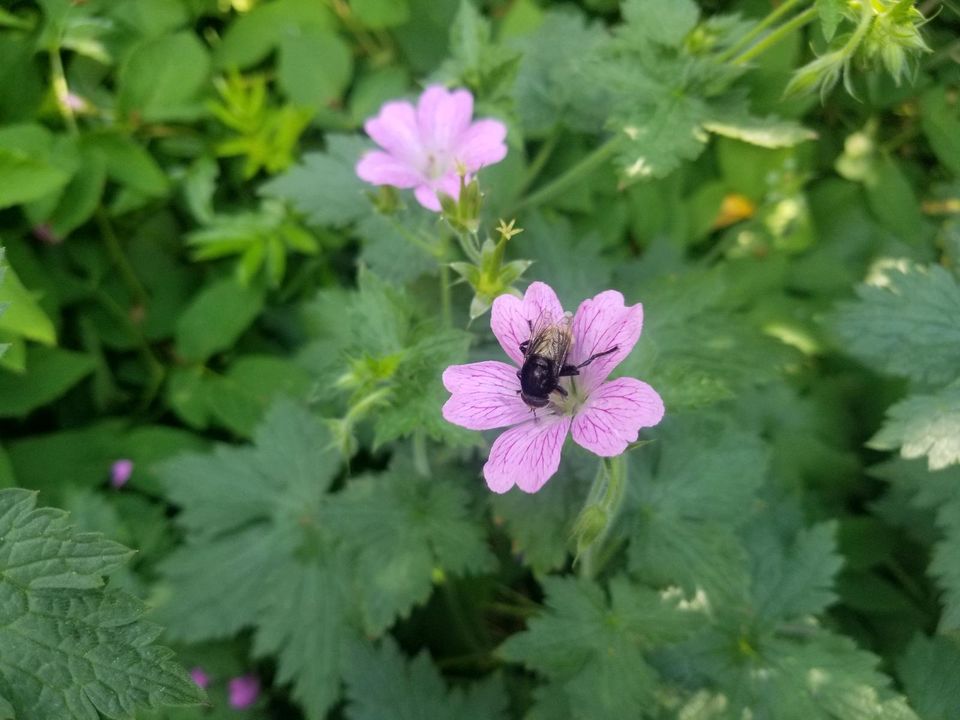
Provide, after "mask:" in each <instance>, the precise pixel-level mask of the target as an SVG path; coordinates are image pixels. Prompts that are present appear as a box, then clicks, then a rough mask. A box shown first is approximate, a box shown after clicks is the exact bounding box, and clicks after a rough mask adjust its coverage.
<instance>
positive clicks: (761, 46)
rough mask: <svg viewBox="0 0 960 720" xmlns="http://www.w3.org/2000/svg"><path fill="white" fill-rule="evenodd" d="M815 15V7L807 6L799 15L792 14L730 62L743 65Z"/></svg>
mask: <svg viewBox="0 0 960 720" xmlns="http://www.w3.org/2000/svg"><path fill="white" fill-rule="evenodd" d="M816 17H817V9H816V8H807V9H806V10H804V11H803V12H802V13H800V14H799V15H794V16H793V17H792V18H790V19H789V20H788V21H787V22H785V23H784V24H783V25H781V26H780V27H778V28H777V29H776V30H774V31H773V32H771V33H770V34H769V35H767V36H766V37H765V38H764V39H763V40H761V41H760V42H758V43H757V44H756V45H754V46H753V47H752V48H750V49H749V50H745V51H744V52H742V53H740V54H739V55H737V57H735V58H734V59H733V60H731V61H730V62H731V64H733V65H744V64H746V63H748V62H750V61H751V60H753V59H754V58H755V57H757V56H759V55H762V54H763V53H765V52H766V51H767V50H769V49H770V48H772V47H773V46H774V45H776V44H777V43H778V42H780V41H781V40H783V39H784V38H785V37H786V36H787V35H789V34H790V33H792V32H793V31H794V30H798V29H800V28H802V27H803V26H804V25H806V24H807V23H809V22H810V21H811V20H813V19H814V18H816Z"/></svg>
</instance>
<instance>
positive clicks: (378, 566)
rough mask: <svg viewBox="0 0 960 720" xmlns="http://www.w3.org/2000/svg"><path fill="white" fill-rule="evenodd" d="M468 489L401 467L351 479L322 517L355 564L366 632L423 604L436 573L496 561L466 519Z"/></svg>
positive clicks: (472, 569)
mask: <svg viewBox="0 0 960 720" xmlns="http://www.w3.org/2000/svg"><path fill="white" fill-rule="evenodd" d="M468 507H469V502H468V497H467V494H466V492H465V490H464V489H463V488H462V487H461V486H458V485H454V484H451V483H450V482H438V481H437V480H435V479H430V478H426V477H424V476H422V475H419V474H417V473H416V472H415V471H414V470H413V468H411V467H409V466H408V465H407V464H404V463H398V464H397V467H394V468H393V469H392V470H391V471H389V472H387V473H381V474H379V475H373V476H365V477H360V478H356V479H355V480H352V481H351V482H350V483H349V485H348V486H347V487H346V489H345V490H344V491H343V492H342V493H339V494H338V495H337V496H336V497H335V498H334V499H333V500H332V502H331V503H330V504H329V506H328V507H327V510H326V511H325V513H324V519H325V523H326V524H327V525H328V526H329V527H330V528H331V529H332V530H334V532H336V533H337V534H338V535H339V536H340V537H341V538H342V541H343V544H344V546H345V547H346V548H347V552H348V553H349V555H350V558H351V562H352V563H355V564H356V567H357V570H358V571H357V574H356V578H357V583H358V586H357V589H356V593H355V596H356V597H359V598H360V606H361V610H362V613H363V619H364V627H365V629H366V631H367V632H368V633H371V634H374V635H378V634H380V633H382V632H383V630H384V629H386V628H387V627H389V626H390V625H391V624H392V623H393V621H394V620H395V619H396V618H397V617H398V616H401V615H405V614H407V613H408V612H409V610H410V609H411V608H412V607H413V606H414V605H417V604H421V603H423V602H425V601H426V599H427V598H428V597H429V595H430V591H431V589H432V586H433V580H432V578H433V573H434V571H435V570H441V569H442V570H443V571H446V572H452V573H456V574H464V573H477V572H486V571H489V570H491V569H493V567H494V565H495V560H494V557H493V555H492V554H491V553H490V550H489V549H488V548H487V546H486V543H485V542H484V537H483V533H482V530H481V528H480V526H479V525H477V524H476V523H475V522H473V520H471V517H470V515H468Z"/></svg>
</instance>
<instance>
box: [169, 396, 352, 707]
mask: <svg viewBox="0 0 960 720" xmlns="http://www.w3.org/2000/svg"><path fill="white" fill-rule="evenodd" d="M254 441H255V444H254V445H253V446H247V447H226V446H222V447H220V448H218V449H217V451H216V452H215V453H214V454H211V455H183V456H181V457H179V458H176V459H174V460H171V461H170V462H168V463H166V464H164V465H163V466H162V467H161V468H160V477H161V482H162V483H163V485H164V486H165V487H166V488H167V491H168V494H169V497H170V499H171V501H173V502H174V503H176V504H177V505H179V506H180V507H181V508H182V510H181V512H180V514H179V515H178V516H177V522H178V524H179V525H180V526H181V527H182V528H183V529H184V530H185V531H186V535H187V537H186V544H185V545H184V546H182V547H181V548H180V549H178V550H177V551H175V552H174V553H173V554H172V555H171V556H170V557H169V558H168V559H167V560H166V561H165V562H164V563H163V565H162V566H161V570H162V572H163V573H164V576H165V578H166V582H167V583H168V584H169V586H170V588H171V590H172V592H171V594H170V595H169V601H168V604H167V605H166V606H164V607H161V608H159V611H158V612H159V614H160V615H161V616H162V617H165V618H168V619H169V621H170V628H169V634H170V636H171V637H173V638H175V639H181V640H186V641H192V642H196V641H200V640H208V639H215V638H221V637H229V636H231V635H233V634H235V633H237V632H239V631H240V630H241V629H243V628H247V627H252V628H255V635H254V649H255V651H256V653H257V654H258V655H263V654H274V653H276V654H277V655H278V663H279V664H278V668H279V677H280V678H281V680H280V681H281V682H292V683H293V686H294V697H295V698H296V699H297V700H298V701H299V702H300V703H301V704H302V705H303V706H304V708H305V709H306V710H307V717H308V718H310V720H320V718H322V717H324V714H325V712H326V710H327V709H328V708H329V707H330V706H331V705H332V704H333V703H334V702H335V701H336V699H337V692H338V686H339V675H340V668H341V664H342V658H341V651H340V647H341V642H342V641H343V638H344V637H345V635H346V633H347V632H348V631H349V627H350V625H351V624H352V623H351V621H350V620H349V618H350V613H351V612H352V607H353V606H352V603H351V601H350V600H349V597H348V595H347V587H348V585H349V584H350V580H349V578H350V572H351V569H350V568H349V567H348V566H346V565H345V563H344V560H343V556H342V554H341V553H339V551H337V550H336V548H335V546H334V541H333V538H332V537H331V536H330V534H329V531H328V530H327V529H326V528H325V527H324V525H323V524H322V523H320V515H319V513H320V510H321V508H322V507H323V505H324V504H325V503H326V502H327V500H326V496H325V493H326V491H327V490H328V489H329V488H330V485H331V483H332V482H333V479H334V477H335V476H336V474H337V472H338V471H339V467H340V463H339V459H338V455H337V453H336V450H335V449H334V448H333V447H332V444H331V438H330V434H329V432H328V431H327V429H326V428H325V427H324V426H323V425H322V424H321V423H320V422H319V421H318V420H317V419H316V418H315V417H313V416H312V415H310V413H308V412H307V411H306V410H303V409H301V408H300V407H298V406H296V405H293V404H292V403H290V402H288V401H284V402H280V403H278V404H277V405H275V406H274V407H273V408H272V409H271V411H270V412H269V413H268V414H267V417H266V419H265V420H264V422H263V423H262V424H261V425H260V426H259V427H258V429H257V431H256V434H255V438H254ZM264 587H272V588H282V591H281V594H279V595H274V594H273V593H268V594H265V593H264V592H263V588H264Z"/></svg>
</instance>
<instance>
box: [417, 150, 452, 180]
mask: <svg viewBox="0 0 960 720" xmlns="http://www.w3.org/2000/svg"><path fill="white" fill-rule="evenodd" d="M448 165H449V163H448V162H447V159H446V157H444V155H443V154H442V153H440V152H437V151H436V150H428V151H427V163H426V168H424V171H423V173H424V175H426V176H427V179H428V180H438V179H440V178H441V177H443V176H444V175H445V174H446V173H447V166H448Z"/></svg>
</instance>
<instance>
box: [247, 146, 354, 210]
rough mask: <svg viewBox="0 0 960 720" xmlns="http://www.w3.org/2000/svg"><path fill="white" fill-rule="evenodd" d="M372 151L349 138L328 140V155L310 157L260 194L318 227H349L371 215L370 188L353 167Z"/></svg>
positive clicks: (277, 178) (306, 156) (265, 184)
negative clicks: (283, 203)
mask: <svg viewBox="0 0 960 720" xmlns="http://www.w3.org/2000/svg"><path fill="white" fill-rule="evenodd" d="M368 147H369V144H368V143H367V142H366V141H365V140H361V139H360V138H357V137H352V136H347V135H331V136H328V137H327V152H325V153H308V154H306V155H304V156H303V164H301V165H297V166H295V167H293V168H292V169H290V170H288V171H287V172H286V173H284V174H283V175H280V176H278V177H276V178H274V179H273V180H269V181H268V182H266V183H264V184H263V185H262V186H261V187H260V192H261V193H262V194H264V195H267V196H269V197H276V198H280V199H282V200H286V201H287V202H289V203H291V204H292V205H293V206H294V207H295V208H296V209H297V211H298V212H301V213H303V214H304V215H305V216H306V217H307V220H309V221H310V222H311V223H314V224H316V225H333V226H342V225H348V224H350V223H352V222H354V221H356V220H359V219H360V218H362V217H364V216H366V215H368V214H369V213H370V212H371V205H370V202H369V200H367V198H366V197H364V194H363V191H364V190H365V189H367V188H368V187H369V186H368V185H367V184H366V183H364V182H363V181H362V180H360V178H358V177H357V174H356V172H355V171H354V166H355V165H356V163H357V160H359V159H360V155H361V153H362V152H363V151H364V150H366V149H367V148H368Z"/></svg>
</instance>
